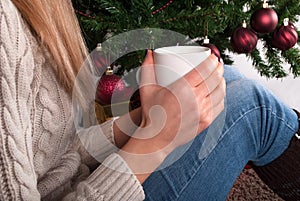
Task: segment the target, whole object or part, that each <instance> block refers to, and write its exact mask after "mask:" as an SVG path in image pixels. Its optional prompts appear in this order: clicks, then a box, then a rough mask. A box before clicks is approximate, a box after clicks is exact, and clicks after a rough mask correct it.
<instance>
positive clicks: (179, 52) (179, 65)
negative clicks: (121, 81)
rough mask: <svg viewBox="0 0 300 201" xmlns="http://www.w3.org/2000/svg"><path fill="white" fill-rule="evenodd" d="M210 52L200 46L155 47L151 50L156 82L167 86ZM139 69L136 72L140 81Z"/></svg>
mask: <svg viewBox="0 0 300 201" xmlns="http://www.w3.org/2000/svg"><path fill="white" fill-rule="evenodd" d="M210 54H211V50H210V49H209V48H207V47H202V46H169V47H162V48H158V49H155V50H154V52H153V56H154V63H155V73H156V80H157V83H158V84H159V85H161V86H168V85H169V84H171V83H173V82H175V81H176V80H178V79H179V78H181V77H183V76H184V75H185V74H187V73H188V72H189V71H191V70H192V69H193V68H195V67H196V66H197V65H198V64H200V63H201V62H202V61H204V60H205V59H206V58H207V57H208V56H209V55H210ZM140 70H141V69H138V71H137V74H136V79H137V82H138V83H140Z"/></svg>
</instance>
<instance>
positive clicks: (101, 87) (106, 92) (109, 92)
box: [96, 67, 133, 105]
mask: <svg viewBox="0 0 300 201" xmlns="http://www.w3.org/2000/svg"><path fill="white" fill-rule="evenodd" d="M132 93H133V90H132V88H128V87H126V85H125V83H124V82H123V81H122V79H121V77H120V76H118V75H114V74H113V71H112V70H111V68H110V67H108V68H107V71H106V73H105V74H104V75H103V76H102V77H101V78H100V80H99V83H98V86H97V91H96V101H98V102H99V103H100V104H102V105H108V104H111V103H117V102H122V101H127V100H129V99H130V96H131V95H132ZM112 97H113V100H112Z"/></svg>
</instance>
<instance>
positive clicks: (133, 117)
mask: <svg viewBox="0 0 300 201" xmlns="http://www.w3.org/2000/svg"><path fill="white" fill-rule="evenodd" d="M141 120H142V113H141V108H137V109H135V110H132V111H130V112H129V114H126V115H123V116H121V117H120V118H118V119H116V120H115V121H114V123H113V135H114V141H115V144H116V146H117V147H118V148H122V147H123V146H124V145H125V144H126V143H127V141H128V140H129V138H130V137H131V136H132V134H133V133H134V132H135V131H136V129H137V128H138V126H139V125H140V123H141Z"/></svg>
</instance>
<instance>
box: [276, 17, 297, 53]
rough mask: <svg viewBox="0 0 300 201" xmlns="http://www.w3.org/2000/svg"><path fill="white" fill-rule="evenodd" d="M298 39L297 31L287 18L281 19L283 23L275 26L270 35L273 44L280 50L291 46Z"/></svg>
mask: <svg viewBox="0 0 300 201" xmlns="http://www.w3.org/2000/svg"><path fill="white" fill-rule="evenodd" d="M297 41H298V33H297V31H296V29H295V27H294V25H293V24H292V23H290V22H289V19H288V18H286V19H284V21H283V25H281V26H280V27H279V28H277V29H276V30H275V31H274V33H273V36H272V43H273V46H274V47H276V48H278V49H280V50H288V49H290V48H292V47H293V46H294V45H295V44H296V43H297Z"/></svg>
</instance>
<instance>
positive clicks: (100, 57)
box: [90, 43, 109, 73]
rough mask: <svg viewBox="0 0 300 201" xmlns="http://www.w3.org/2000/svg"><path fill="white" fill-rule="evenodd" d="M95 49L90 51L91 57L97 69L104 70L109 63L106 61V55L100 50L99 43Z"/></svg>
mask: <svg viewBox="0 0 300 201" xmlns="http://www.w3.org/2000/svg"><path fill="white" fill-rule="evenodd" d="M95 50H96V51H93V52H91V54H90V55H91V59H92V61H93V63H94V65H95V67H96V69H98V70H100V71H101V70H102V73H103V71H104V70H105V68H106V67H107V66H108V65H109V64H108V61H107V56H106V55H105V53H104V51H103V50H102V46H101V43H98V45H97V47H96V49H95Z"/></svg>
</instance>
